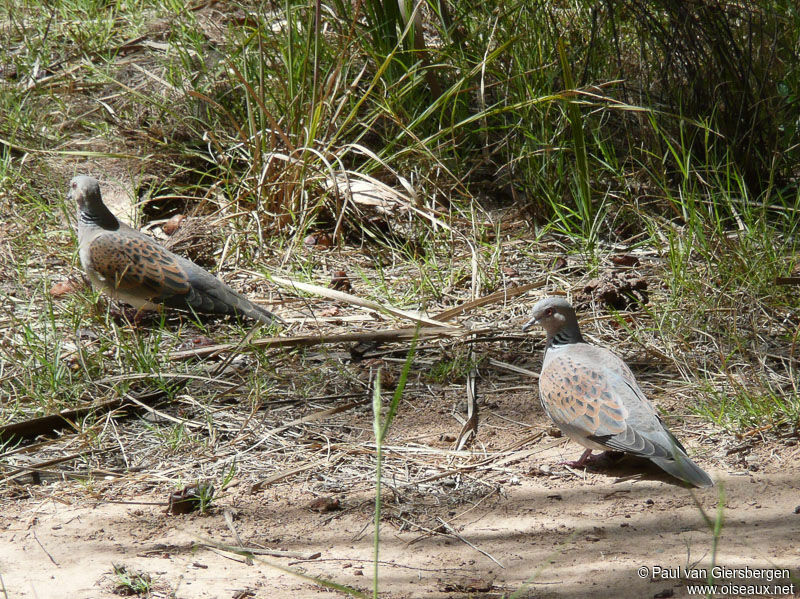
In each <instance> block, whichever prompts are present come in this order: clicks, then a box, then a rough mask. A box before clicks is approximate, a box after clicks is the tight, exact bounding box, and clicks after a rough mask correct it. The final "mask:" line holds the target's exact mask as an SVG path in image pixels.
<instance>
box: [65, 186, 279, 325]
mask: <svg viewBox="0 0 800 599" xmlns="http://www.w3.org/2000/svg"><path fill="white" fill-rule="evenodd" d="M68 198H69V199H71V200H74V201H76V202H77V203H78V246H79V254H80V259H81V264H82V265H83V268H84V270H85V271H86V274H87V275H88V276H89V280H90V281H91V282H92V286H93V287H95V288H96V289H102V290H104V291H106V292H107V293H109V295H111V296H112V297H114V298H115V299H118V300H121V301H123V302H125V303H127V304H130V305H132V306H133V307H134V308H138V309H145V310H152V309H156V308H157V305H158V304H163V305H164V306H167V307H170V308H181V309H184V310H190V311H196V312H206V313H212V314H228V315H244V316H247V317H249V318H253V319H255V320H258V321H260V322H264V323H269V324H273V323H275V322H282V321H281V319H280V318H278V317H277V316H275V315H274V314H272V313H271V312H268V311H267V310H265V309H264V308H262V307H261V306H259V305H257V304H254V303H253V302H251V301H250V300H249V299H247V298H246V297H244V296H243V295H242V294H240V293H238V292H236V291H234V290H233V289H231V288H230V287H228V286H227V285H226V284H225V283H223V282H222V281H220V280H219V279H218V278H217V277H215V276H214V275H212V274H211V273H210V272H208V271H207V270H205V269H203V268H201V267H200V266H197V265H196V264H195V263H194V262H192V261H190V260H187V259H186V258H182V257H181V256H178V255H177V254H174V253H172V252H170V251H169V250H167V249H166V248H164V247H162V246H161V245H160V244H159V243H157V242H156V241H155V240H154V239H153V238H151V237H148V236H147V235H145V234H143V233H141V232H139V231H137V230H136V229H132V228H131V227H129V226H128V225H126V224H125V223H122V222H120V221H119V220H117V218H116V217H115V216H114V215H113V214H112V213H111V211H110V210H109V209H108V208H107V207H106V205H105V204H104V203H103V200H102V198H101V196H100V186H99V184H98V183H97V180H95V179H93V178H92V177H86V176H78V177H75V178H73V179H72V181H71V182H70V184H69V194H68Z"/></svg>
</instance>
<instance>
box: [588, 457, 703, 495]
mask: <svg viewBox="0 0 800 599" xmlns="http://www.w3.org/2000/svg"><path fill="white" fill-rule="evenodd" d="M585 468H586V470H589V471H591V472H596V473H598V474H606V475H608V476H616V477H617V479H618V480H619V482H621V481H623V480H655V481H660V482H663V483H667V484H670V485H673V486H676V487H682V488H685V487H687V486H691V485H687V484H686V483H685V482H683V481H682V480H680V479H678V478H675V477H674V476H672V475H671V474H669V473H667V472H665V471H664V470H662V469H661V468H659V467H658V466H656V465H655V464H654V463H653V462H651V461H650V460H648V459H647V458H640V457H636V456H632V455H629V454H626V453H623V452H619V451H604V452H603V453H601V454H599V455H597V456H593V459H592V461H591V462H589V463H588V464H587V465H586V466H585Z"/></svg>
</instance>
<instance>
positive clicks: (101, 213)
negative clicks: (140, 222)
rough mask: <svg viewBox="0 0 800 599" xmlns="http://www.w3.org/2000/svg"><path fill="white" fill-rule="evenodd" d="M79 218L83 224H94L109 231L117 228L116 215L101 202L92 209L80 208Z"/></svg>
mask: <svg viewBox="0 0 800 599" xmlns="http://www.w3.org/2000/svg"><path fill="white" fill-rule="evenodd" d="M80 219H81V223H82V224H84V225H96V226H99V227H102V228H103V229H106V230H109V231H116V230H117V229H119V221H118V220H117V217H116V216H114V215H113V214H111V211H110V210H109V209H108V208H106V207H105V205H102V204H101V205H100V206H97V207H94V208H93V209H92V210H81V216H80Z"/></svg>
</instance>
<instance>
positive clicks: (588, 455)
mask: <svg viewBox="0 0 800 599" xmlns="http://www.w3.org/2000/svg"><path fill="white" fill-rule="evenodd" d="M621 455H622V453H621V452H619V451H610V450H609V451H604V452H602V453H598V454H597V455H592V450H591V449H587V450H586V451H584V452H583V455H581V457H579V458H578V459H577V460H572V461H564V462H559V464H563V465H565V466H569V467H570V468H584V467H586V466H591V465H593V464H598V463H601V462H610V461H613V460H614V459H619V457H620V456H621Z"/></svg>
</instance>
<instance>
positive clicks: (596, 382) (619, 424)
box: [522, 297, 714, 487]
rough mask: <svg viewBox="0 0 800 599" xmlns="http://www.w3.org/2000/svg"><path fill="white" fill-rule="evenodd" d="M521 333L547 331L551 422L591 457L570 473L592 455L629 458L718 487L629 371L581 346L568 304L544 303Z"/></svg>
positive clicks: (542, 386)
mask: <svg viewBox="0 0 800 599" xmlns="http://www.w3.org/2000/svg"><path fill="white" fill-rule="evenodd" d="M532 316H533V317H532V318H531V319H530V320H529V321H528V322H527V323H526V324H525V326H523V327H522V330H523V331H527V330H528V329H529V328H531V327H532V326H533V325H534V324H539V325H541V326H542V327H544V329H545V331H547V345H546V347H545V354H544V363H543V364H542V372H541V374H540V375H539V397H540V399H541V402H542V407H544V410H545V412H547V415H548V416H549V417H550V418H551V419H552V420H553V422H555V423H556V425H558V427H559V428H560V429H561V430H562V431H563V432H564V434H566V435H567V436H568V437H570V438H571V439H572V440H574V441H577V442H578V443H580V444H581V445H583V446H584V447H586V448H587V449H586V451H585V452H584V453H583V455H582V456H581V457H580V459H579V460H577V461H575V462H566V463H567V464H568V465H571V466H576V467H581V466H584V465H585V464H586V463H587V462H588V461H590V460H591V459H593V458H594V456H592V450H593V449H598V450H611V451H623V452H626V453H629V454H631V455H634V456H638V457H642V458H647V459H649V460H650V461H652V462H653V463H655V464H656V465H657V466H658V467H660V468H661V469H662V470H664V471H666V472H668V473H669V474H671V475H672V476H674V477H675V478H678V479H680V480H682V481H685V482H687V483H689V484H691V485H694V486H696V487H710V486H712V485H713V484H714V483H713V482H712V481H711V479H710V478H709V476H708V474H706V473H705V472H704V471H703V470H702V469H701V468H700V467H699V466H698V465H697V464H695V463H694V462H693V461H692V460H691V459H690V458H689V456H688V455H686V450H685V449H684V448H683V445H681V443H680V441H678V440H677V439H676V438H675V437H674V436H673V435H672V433H670V432H669V430H667V427H666V426H664V423H663V422H662V421H661V418H660V417H659V415H658V413H657V412H656V410H655V408H653V406H652V404H651V403H650V402H649V401H648V400H647V398H646V397H645V396H644V393H642V390H641V389H640V388H639V385H638V384H637V383H636V379H635V378H634V376H633V373H632V372H631V370H630V368H628V366H627V365H626V364H625V362H623V361H622V360H621V359H620V358H619V357H618V356H617V355H616V354H614V353H612V352H611V351H609V350H607V349H605V348H603V347H598V346H596V345H590V344H589V343H586V342H585V341H584V340H583V336H582V335H581V332H580V329H579V328H578V319H577V318H576V316H575V310H574V309H573V308H572V306H571V305H570V304H569V302H567V301H566V300H565V299H563V298H556V297H552V298H545V299H543V300H540V301H539V302H538V303H537V304H536V305H535V306H534V307H533V315H532Z"/></svg>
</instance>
